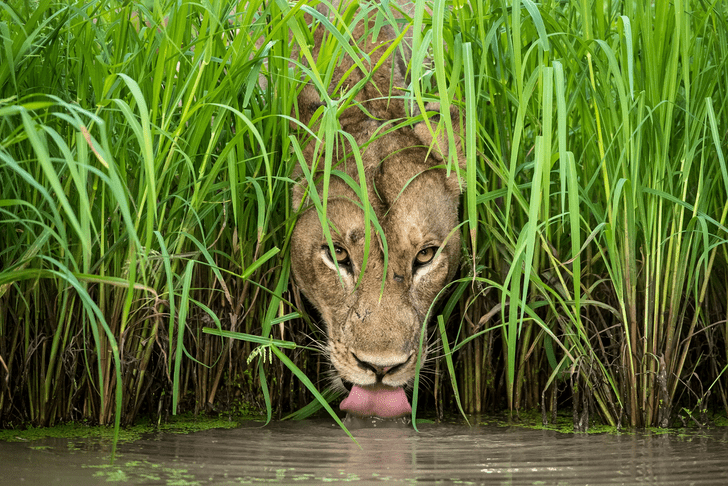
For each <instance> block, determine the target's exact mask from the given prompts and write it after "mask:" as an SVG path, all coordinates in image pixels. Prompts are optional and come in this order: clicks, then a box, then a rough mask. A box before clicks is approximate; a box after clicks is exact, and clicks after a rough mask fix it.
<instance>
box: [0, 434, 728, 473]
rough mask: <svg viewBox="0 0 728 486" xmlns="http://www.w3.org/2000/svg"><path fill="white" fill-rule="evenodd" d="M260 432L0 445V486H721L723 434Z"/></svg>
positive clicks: (725, 467) (727, 451)
mask: <svg viewBox="0 0 728 486" xmlns="http://www.w3.org/2000/svg"><path fill="white" fill-rule="evenodd" d="M259 425H260V424H257V423H247V424H243V425H241V426H240V427H239V428H235V429H227V430H221V429H216V430H208V431H204V432H196V433H193V434H189V435H178V434H168V433H160V434H154V435H151V436H148V437H146V438H144V439H141V440H138V441H135V442H130V443H125V444H120V446H119V452H118V458H117V461H116V463H115V464H114V465H113V466H109V465H108V464H107V461H108V457H109V456H108V455H109V452H110V445H109V444H108V443H106V442H100V441H91V440H89V441H85V442H81V441H71V440H68V439H50V438H49V439H42V440H38V441H31V442H0V461H1V463H2V466H1V467H0V471H1V472H0V484H2V485H5V484H8V485H10V484H13V485H17V484H33V485H36V484H39V485H40V484H66V485H81V486H83V485H90V484H109V483H110V482H111V483H116V484H150V485H152V484H159V485H172V484H174V485H187V486H191V485H203V484H205V485H207V484H215V485H217V484H221V485H222V484H231V485H232V484H252V483H260V482H275V483H281V484H317V483H321V482H338V481H346V482H354V481H362V482H367V483H369V482H381V481H386V482H395V483H397V482H398V483H405V484H407V483H415V482H416V483H443V484H444V483H450V482H455V483H459V484H484V483H485V484H505V485H511V484H512V485H515V484H559V485H572V484H573V485H584V484H655V485H680V486H683V485H689V484H696V485H713V484H715V485H726V484H728V430H726V429H717V430H712V431H707V432H706V431H699V432H694V433H691V434H690V435H676V434H670V435H668V434H652V433H636V434H561V433H557V432H551V431H540V430H530V429H525V428H518V427H495V426H476V427H472V428H467V427H464V426H460V425H448V424H429V425H421V426H420V427H419V428H420V432H419V433H418V432H415V431H414V430H413V429H412V428H411V427H409V428H404V427H400V428H384V429H382V428H364V429H359V430H355V431H354V432H353V434H354V436H355V437H356V439H357V441H358V443H359V446H360V447H359V446H357V445H356V444H355V443H354V442H353V441H352V440H351V439H349V438H348V437H347V436H346V435H345V434H344V433H343V432H342V431H341V430H339V429H338V428H337V427H336V426H334V425H332V424H331V422H330V421H327V420H316V421H313V420H310V421H304V422H282V423H272V424H270V425H269V426H267V427H263V428H261V427H260V426H259Z"/></svg>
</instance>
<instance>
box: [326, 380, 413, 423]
mask: <svg viewBox="0 0 728 486" xmlns="http://www.w3.org/2000/svg"><path fill="white" fill-rule="evenodd" d="M339 408H341V410H344V411H346V412H352V413H354V414H356V415H360V416H363V417H370V416H372V415H376V416H377V417H381V418H395V417H400V416H402V415H407V414H408V413H412V407H411V406H410V404H409V401H408V400H407V395H405V393H404V389H403V388H399V387H398V388H392V387H385V386H379V387H361V386H357V385H354V386H353V387H352V388H351V392H350V393H349V396H348V397H346V398H345V399H344V401H343V402H341V405H339Z"/></svg>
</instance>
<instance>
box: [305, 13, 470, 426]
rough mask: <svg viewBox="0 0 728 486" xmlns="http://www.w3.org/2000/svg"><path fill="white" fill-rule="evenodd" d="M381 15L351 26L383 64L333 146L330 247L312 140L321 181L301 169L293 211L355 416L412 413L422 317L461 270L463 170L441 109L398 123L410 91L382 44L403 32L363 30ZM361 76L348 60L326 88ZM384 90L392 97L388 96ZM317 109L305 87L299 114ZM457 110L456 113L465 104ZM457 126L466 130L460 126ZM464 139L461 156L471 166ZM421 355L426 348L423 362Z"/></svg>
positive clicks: (313, 295) (312, 291) (311, 290)
mask: <svg viewBox="0 0 728 486" xmlns="http://www.w3.org/2000/svg"><path fill="white" fill-rule="evenodd" d="M320 8H322V7H320ZM376 12H377V11H376V9H374V10H372V12H371V13H370V15H369V18H368V19H366V17H365V18H364V19H363V20H361V21H360V23H359V24H358V25H357V26H356V27H355V29H354V30H353V37H354V39H355V40H356V41H357V44H358V46H359V48H360V49H362V50H364V51H365V52H367V53H368V55H369V57H370V60H371V64H370V65H371V66H375V65H379V69H378V70H377V71H376V72H375V73H373V75H372V76H371V78H370V80H369V82H368V83H366V84H364V85H363V87H362V89H361V90H360V91H359V92H358V93H357V94H356V95H355V97H354V99H355V101H356V102H357V103H355V104H354V106H352V107H351V108H347V109H346V110H344V111H343V112H342V113H341V116H340V118H339V122H340V124H341V128H342V130H344V131H346V132H347V133H348V134H350V135H351V137H350V138H347V139H344V140H339V141H338V142H337V143H336V144H335V146H336V149H335V151H334V153H333V154H331V155H332V159H333V162H332V164H333V168H334V169H335V171H336V172H334V173H333V174H332V175H331V177H330V180H329V184H328V196H327V201H326V206H327V209H326V220H327V222H328V227H329V229H330V234H331V240H332V241H331V243H333V244H329V241H328V239H327V238H326V237H325V236H324V231H323V228H322V226H321V220H322V218H320V217H319V214H318V213H317V211H316V209H315V208H314V207H313V205H312V204H311V200H310V197H309V195H308V193H307V189H308V190H310V191H314V190H315V191H316V192H317V193H318V195H319V197H320V198H322V197H323V182H321V177H320V175H321V174H320V172H319V171H318V170H317V167H318V166H323V164H319V163H317V161H316V160H315V156H314V149H313V145H314V144H313V143H311V144H309V145H308V146H307V147H306V148H305V149H304V152H303V154H304V158H305V164H306V165H307V167H308V169H310V170H311V171H312V173H313V176H314V180H316V181H317V184H318V185H317V186H316V187H315V188H314V187H311V188H308V186H307V185H306V180H305V179H304V178H303V177H302V174H303V171H302V170H300V169H299V170H298V171H297V172H296V173H294V174H293V176H294V178H297V179H298V181H299V182H298V183H296V184H294V187H293V209H294V211H297V212H298V213H299V216H298V220H297V222H296V225H295V227H294V230H293V234H292V236H291V269H292V274H293V278H294V282H295V284H296V285H297V286H298V287H299V289H300V290H301V292H302V293H303V294H304V295H305V296H306V298H307V299H308V300H309V301H310V302H311V303H312V304H313V305H314V306H315V307H316V308H317V309H318V311H319V312H320V313H321V317H322V319H323V321H324V322H325V324H326V333H327V339H328V342H327V350H328V355H329V357H330V360H331V363H332V365H333V367H334V369H335V370H336V373H337V374H338V377H339V378H341V380H342V381H343V382H344V383H346V384H348V385H351V391H350V392H349V395H348V396H347V397H346V398H345V399H344V400H343V401H342V403H341V405H340V407H341V409H342V410H344V411H347V412H348V413H351V414H354V415H358V416H379V417H383V418H393V417H399V416H402V415H406V414H409V413H410V412H411V406H410V403H409V401H408V399H407V395H406V393H405V386H407V385H408V384H410V383H411V382H412V380H413V378H414V376H415V373H416V371H417V370H416V367H417V362H418V359H417V352H418V348H419V343H420V340H421V339H420V338H421V336H420V334H421V332H422V329H423V325H424V324H425V322H424V321H425V318H426V316H427V313H428V309H429V308H430V306H431V305H432V304H433V303H434V301H435V299H436V298H437V295H438V293H439V292H440V291H441V290H442V289H443V287H444V286H445V285H446V284H447V283H448V282H449V281H450V280H451V279H452V278H453V277H454V275H455V273H456V271H457V268H458V263H459V259H460V236H459V231H458V230H457V229H456V227H457V226H458V203H459V199H460V192H461V189H462V184H461V181H460V180H459V179H458V178H457V175H456V172H457V171H456V170H454V169H451V170H450V171H448V170H446V168H445V167H446V162H445V161H444V159H443V157H442V155H441V154H443V153H448V146H447V143H446V141H445V138H444V137H437V138H436V139H435V138H433V136H432V133H433V131H434V132H435V133H438V119H439V117H437V116H435V117H433V118H431V119H430V121H429V124H430V127H427V126H426V124H425V123H424V122H422V121H420V122H419V123H411V124H406V123H400V122H401V121H404V120H406V117H405V111H404V102H403V100H402V98H401V93H402V92H403V91H402V90H403V89H404V88H405V86H406V82H405V72H406V71H405V65H404V62H403V61H402V59H400V58H397V57H396V55H395V54H389V57H388V58H386V59H382V58H381V56H382V55H383V53H387V52H390V51H389V50H388V49H387V46H383V44H386V43H389V42H392V40H393V39H395V38H396V36H395V35H394V32H393V31H392V29H391V28H389V27H388V26H385V27H383V28H381V29H380V30H379V34H378V36H377V40H376V41H374V40H372V39H371V38H370V37H367V36H366V35H365V32H372V27H373V25H374V19H375V15H376ZM365 22H369V29H365V27H366V25H365ZM321 39H322V27H320V26H319V27H318V28H317V29H316V30H315V32H314V41H315V44H314V48H313V55H314V57H317V56H318V50H319V47H320V44H321ZM398 51H399V50H398V49H397V50H394V52H398ZM343 77H346V79H342V78H343ZM362 79H364V78H363V73H362V72H361V71H359V70H358V69H356V68H354V64H353V61H351V59H348V58H344V59H343V60H342V61H341V63H340V64H338V66H337V68H336V70H335V72H334V77H333V80H332V84H331V86H332V87H331V88H330V93H329V95H330V96H332V97H334V92H333V91H334V87H336V86H344V85H348V86H354V85H357V83H358V82H359V81H361V80H362ZM387 93H389V95H390V96H391V98H389V99H386V100H385V101H386V102H382V100H383V95H386V94H387ZM319 106H321V101H320V97H319V95H318V94H317V93H316V91H315V89H314V88H313V87H311V86H310V85H309V86H305V87H304V88H303V90H302V91H301V94H300V95H299V99H298V110H299V111H298V116H299V119H300V120H301V121H302V122H303V123H305V124H308V125H311V117H312V115H313V111H315V110H316V109H317V108H318V107H319ZM435 108H436V107H435ZM452 115H453V119H457V118H458V113H457V112H454V113H453V114H452ZM420 119H422V118H420ZM393 120H395V122H393ZM454 125H455V128H456V132H459V131H460V125H459V124H457V123H454ZM311 128H313V129H315V128H316V127H315V126H312V127H311ZM442 132H444V130H440V133H442ZM460 137H461V134H459V135H458V136H457V140H458V142H457V147H456V148H455V152H456V153H457V155H458V157H459V161H458V162H459V163H460V164H461V165H462V164H464V157H462V153H463V152H462V146H461V142H460V140H461V138H460ZM351 139H353V141H354V143H355V144H356V145H357V147H358V148H359V151H360V153H361V161H362V162H363V168H364V174H361V175H360V174H359V171H358V169H357V164H356V163H355V159H354V157H352V156H351V153H352V147H351V145H350V141H351ZM362 175H363V176H364V184H365V185H366V194H367V196H368V202H369V204H370V208H369V209H370V218H369V221H368V222H367V218H366V216H365V213H364V210H363V207H364V206H363V205H364V201H362V200H361V198H360V197H359V196H358V195H357V191H355V190H354V189H353V188H352V187H351V185H350V184H351V183H352V181H357V183H359V182H360V181H361V176H362ZM359 193H361V192H359ZM372 220H375V221H376V222H377V223H378V225H375V224H373V222H372ZM377 226H378V227H377ZM424 358H425V356H424V350H423V355H422V356H420V361H419V362H424Z"/></svg>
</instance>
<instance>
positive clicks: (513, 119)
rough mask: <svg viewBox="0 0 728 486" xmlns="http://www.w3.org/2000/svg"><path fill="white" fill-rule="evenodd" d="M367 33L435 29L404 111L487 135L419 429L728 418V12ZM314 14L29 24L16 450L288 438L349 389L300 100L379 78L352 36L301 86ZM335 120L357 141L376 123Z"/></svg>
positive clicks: (2, 108) (2, 362)
mask: <svg viewBox="0 0 728 486" xmlns="http://www.w3.org/2000/svg"><path fill="white" fill-rule="evenodd" d="M366 5H368V4H366ZM366 5H365V4H362V7H366ZM366 8H376V9H379V10H380V11H382V12H384V13H385V14H386V15H387V16H388V15H390V14H391V13H392V11H395V13H396V15H393V16H392V17H391V18H403V20H402V21H400V22H399V23H397V26H398V27H397V28H398V29H400V31H404V30H405V29H410V30H411V31H412V32H413V33H414V34H413V38H412V47H413V52H414V58H415V59H416V61H415V62H413V63H412V64H411V66H410V67H411V74H412V79H413V83H412V86H411V88H412V89H411V90H410V91H409V92H408V93H405V94H403V95H404V96H408V97H409V99H411V100H412V102H413V104H417V105H420V106H421V108H424V103H425V102H426V101H427V100H438V101H440V102H441V105H442V106H445V107H446V106H448V105H456V106H458V107H460V108H461V111H462V112H464V113H465V117H464V123H465V126H466V133H467V137H468V140H467V141H468V145H467V154H468V164H467V168H466V173H465V174H464V177H465V179H466V181H467V191H466V193H465V196H464V198H463V205H462V220H463V222H464V224H463V225H462V226H461V231H462V232H463V238H462V242H463V243H462V244H463V253H464V256H463V262H462V272H461V278H460V279H459V280H457V281H456V282H454V283H453V285H452V289H453V290H452V292H451V293H450V294H448V296H447V297H446V298H445V300H443V302H442V306H441V308H439V309H435V311H436V313H439V314H440V315H441V317H438V316H437V315H434V314H433V318H432V320H431V323H430V327H431V328H432V329H431V331H430V332H431V333H432V334H437V335H439V336H440V338H446V340H444V341H443V346H442V349H444V350H445V351H446V353H445V354H443V355H442V356H440V357H439V358H438V359H435V360H434V362H433V361H430V362H428V363H426V365H427V366H426V367H425V370H424V371H423V380H422V381H423V382H424V383H426V385H423V386H422V387H421V389H420V390H419V391H418V394H417V396H418V403H419V406H420V407H433V408H436V409H437V410H438V411H439V412H440V413H443V411H446V410H447V411H452V410H457V407H459V406H462V408H463V410H464V411H466V412H481V411H487V410H499V409H503V408H508V409H511V410H519V409H526V408H533V407H541V408H542V409H543V410H544V413H547V412H548V413H552V412H553V411H555V410H556V409H557V408H559V407H563V406H564V404H569V406H571V407H572V409H573V415H572V422H573V424H574V426H576V427H577V428H582V429H585V428H586V427H587V426H588V423H589V415H590V414H591V415H592V416H593V415H594V414H598V415H599V416H600V417H601V419H602V420H604V421H605V422H606V423H609V424H611V425H612V426H616V427H620V426H625V425H628V426H633V427H642V426H661V427H666V426H668V425H671V423H672V422H673V421H674V420H675V418H676V416H677V413H678V410H689V411H690V412H691V413H692V414H693V416H694V417H696V420H697V421H700V420H702V419H701V418H700V417H701V416H704V415H705V410H707V409H708V408H711V407H712V408H714V407H723V408H725V409H726V410H728V390H727V387H728V381H727V380H728V376H726V374H725V369H726V366H727V364H728V340H726V332H727V331H728V324H726V318H727V317H728V306H727V304H726V303H727V302H728V284H726V282H727V281H728V246H727V245H726V241H727V238H728V228H727V226H728V223H727V222H726V215H727V214H728V202H727V201H728V166H727V165H726V160H725V156H726V154H725V151H726V141H727V140H728V136H727V135H726V133H728V109H727V107H728V106H727V103H728V101H727V100H728V92H727V91H728V6H726V4H725V2H719V1H714V2H697V1H687V0H676V1H675V2H654V5H653V2H648V1H637V2H621V1H611V2H605V1H603V0H590V1H586V0H584V1H582V2H554V1H545V2H541V3H539V4H536V3H534V2H532V1H531V0H513V1H506V0H495V1H489V0H474V1H471V2H469V3H467V2H461V1H457V0H452V1H444V0H438V1H435V2H432V3H431V2H418V3H417V4H416V8H415V9H414V11H413V15H414V17H413V18H410V17H408V16H407V15H406V14H402V13H400V12H397V8H396V7H395V6H394V4H393V3H392V4H391V5H390V4H389V3H388V2H383V3H381V4H377V5H375V6H370V7H366ZM307 12H308V13H311V9H310V8H309V7H308V5H307V4H304V3H288V2H285V1H280V0H276V1H269V2H265V1H262V0H253V1H250V2H247V3H246V4H244V6H243V4H238V3H237V2H232V1H220V0H216V1H212V2H206V3H193V2H188V1H182V2H171V1H165V0H155V1H153V2H152V1H149V2H137V1H132V2H117V1H105V2H100V1H93V0H92V1H87V2H56V1H52V0H41V1H37V2H21V1H15V2H9V3H4V4H2V5H0V44H1V45H0V180H1V181H2V184H0V186H1V187H0V225H1V228H0V425H2V426H4V427H14V426H18V425H19V424H21V423H31V424H34V425H51V424H54V423H57V422H59V421H69V420H90V421H93V422H96V423H100V424H110V423H116V425H117V427H118V426H119V424H121V423H124V424H132V423H134V421H135V420H136V418H137V417H138V416H139V415H140V414H150V415H155V416H157V417H162V416H165V415H166V414H168V413H172V414H174V413H177V412H178V411H183V410H184V411H193V412H194V413H199V412H201V411H222V410H230V409H231V408H234V407H235V406H236V404H240V403H248V404H251V405H252V406H255V407H260V408H261V409H264V410H267V416H268V418H269V419H270V418H271V417H272V416H273V414H274V413H275V414H277V416H278V417H281V416H282V415H283V414H285V413H287V412H292V411H295V410H297V409H298V408H300V407H303V406H304V405H305V404H307V403H309V402H311V401H312V400H314V398H315V393H314V392H315V390H316V389H319V390H322V389H324V388H326V386H327V384H328V382H327V379H326V376H327V370H328V364H327V363H326V360H325V358H324V357H323V356H322V355H321V354H319V353H318V352H316V351H315V350H313V349H309V348H316V346H317V345H316V343H317V342H318V343H320V342H321V341H323V339H324V337H323V336H322V334H321V332H320V330H319V328H318V326H317V324H316V323H315V322H314V321H312V320H311V319H310V318H309V317H302V316H305V313H304V312H302V311H303V310H304V305H303V304H302V301H301V298H300V296H299V295H298V293H297V291H296V289H295V288H292V287H290V286H289V269H290V261H289V257H288V254H287V253H288V252H287V247H288V239H289V238H290V233H291V229H292V227H293V224H294V221H295V214H294V212H293V211H292V210H291V206H292V205H291V200H290V183H291V181H290V179H289V176H290V174H291V173H292V171H293V169H294V167H295V166H296V165H297V164H298V159H299V156H300V146H301V144H302V143H305V138H306V137H308V136H310V135H313V134H311V133H309V134H308V135H306V136H305V137H304V136H300V135H299V136H295V135H296V131H297V130H296V121H295V109H296V107H295V103H296V93H297V90H298V89H300V87H301V86H302V80H303V79H309V80H310V82H313V83H314V84H315V85H316V86H318V87H319V89H320V90H323V86H326V79H327V76H330V72H331V71H330V69H331V67H332V66H333V65H334V64H333V63H335V62H336V60H337V59H338V58H340V56H344V55H354V56H357V57H358V58H359V57H360V54H358V53H356V52H355V51H353V50H352V49H348V50H347V49H341V47H345V43H343V39H345V37H344V34H343V33H344V32H346V29H345V28H344V25H345V23H346V22H350V21H352V19H353V18H355V16H354V15H353V12H352V11H349V12H348V13H346V15H344V16H342V18H341V19H340V20H339V21H337V22H335V23H332V24H329V26H328V28H329V29H332V31H335V32H334V34H336V35H331V42H332V43H331V46H332V47H331V57H330V59H329V60H328V61H326V62H323V63H322V64H320V65H316V64H314V63H309V64H308V65H309V66H314V67H312V68H304V67H303V65H302V64H300V63H298V62H296V61H297V59H298V58H296V57H295V56H303V57H305V56H307V55H309V51H308V47H307V46H308V43H309V42H310V41H311V26H310V25H308V24H307V23H306V20H305V17H304V13H307ZM388 18H389V17H388ZM289 39H291V40H290V42H289ZM405 41H406V36H401V37H400V38H398V39H397V41H396V42H397V43H401V42H405ZM395 45H396V44H395ZM292 56H294V57H293V61H294V62H291V61H290V59H291V58H292ZM427 59H431V63H429V64H428V62H427V61H426V60H427ZM360 63H361V65H362V68H364V69H363V70H364V71H366V70H368V69H369V68H370V67H369V66H367V65H366V59H365V58H363V57H361V59H360ZM324 91H325V90H324ZM353 93H354V91H351V92H350V95H353ZM326 98H327V99H326V101H327V103H326V105H325V106H324V108H323V114H322V115H321V119H322V120H323V123H322V124H321V127H322V128H321V130H322V131H321V132H320V133H318V134H317V135H323V138H321V137H319V139H323V140H326V141H327V143H333V142H332V141H333V140H335V137H334V136H326V134H328V135H331V134H334V133H335V132H336V130H338V125H337V120H336V114H337V113H338V112H340V110H341V109H342V108H343V107H344V106H346V104H347V103H348V101H347V99H342V100H333V99H330V98H328V96H327V97H326ZM423 111H424V110H423ZM444 113H445V114H447V113H449V112H448V111H444ZM291 115H293V116H291ZM444 118H447V117H446V116H445V117H444ZM446 124H447V122H446ZM327 130H328V132H327ZM448 130H449V133H450V136H452V127H451V126H449V127H448ZM330 141H331V142H330ZM311 143H315V142H311ZM451 146H452V144H451ZM323 148H325V147H322V149H323ZM323 154H324V157H326V154H327V152H326V151H324V152H323ZM324 162H325V161H324ZM327 171H328V173H327V176H328V175H330V173H331V167H330V165H329V166H327ZM359 182H360V183H363V180H362V181H359ZM351 184H352V185H356V184H357V181H351ZM362 189H363V190H362ZM360 193H361V194H366V190H365V188H360ZM363 202H364V203H365V206H366V201H363ZM320 209H321V211H325V199H324V202H323V203H322V207H321V208H320ZM365 209H366V207H365ZM368 237H369V236H368ZM205 329H207V330H205ZM222 331H225V332H222ZM226 332H229V333H228V334H226ZM235 333H237V334H235ZM235 337H237V338H239V337H242V338H243V339H242V340H240V339H235ZM273 339H275V341H274V340H273ZM258 346H262V347H261V348H258ZM448 349H449V350H450V352H447V350H448ZM271 353H275V357H272V354H271ZM249 358H252V359H249ZM284 363H285V365H284ZM306 377H308V378H310V379H311V381H309V382H308V385H307V386H301V382H300V380H301V379H305V378H306ZM455 390H457V392H455ZM316 393H317V392H316ZM331 396H335V394H332V393H324V397H327V398H329V399H330V397H331ZM318 397H320V395H318Z"/></svg>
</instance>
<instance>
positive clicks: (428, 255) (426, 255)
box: [415, 246, 437, 265]
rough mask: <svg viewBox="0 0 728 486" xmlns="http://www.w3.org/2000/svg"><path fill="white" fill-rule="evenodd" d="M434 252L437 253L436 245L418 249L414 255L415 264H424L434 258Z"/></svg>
mask: <svg viewBox="0 0 728 486" xmlns="http://www.w3.org/2000/svg"><path fill="white" fill-rule="evenodd" d="M435 253H437V247H434V246H430V247H428V248H425V249H424V250H420V252H419V253H417V256H416V257H415V265H425V264H427V263H430V262H431V261H432V259H433V258H435Z"/></svg>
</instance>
